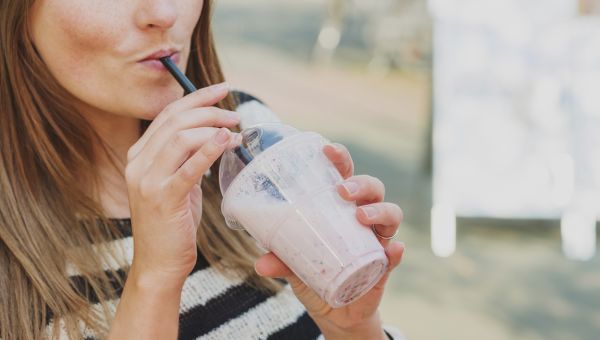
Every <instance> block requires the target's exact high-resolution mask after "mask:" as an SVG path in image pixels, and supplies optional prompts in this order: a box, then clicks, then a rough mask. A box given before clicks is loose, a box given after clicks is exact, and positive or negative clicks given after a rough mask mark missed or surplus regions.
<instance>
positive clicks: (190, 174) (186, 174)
mask: <svg viewBox="0 0 600 340" xmlns="http://www.w3.org/2000/svg"><path fill="white" fill-rule="evenodd" d="M179 176H181V178H182V179H183V180H184V181H189V180H192V179H193V178H194V177H195V176H196V171H195V169H194V167H192V166H190V165H189V164H187V163H186V164H184V165H182V166H181V168H179Z"/></svg>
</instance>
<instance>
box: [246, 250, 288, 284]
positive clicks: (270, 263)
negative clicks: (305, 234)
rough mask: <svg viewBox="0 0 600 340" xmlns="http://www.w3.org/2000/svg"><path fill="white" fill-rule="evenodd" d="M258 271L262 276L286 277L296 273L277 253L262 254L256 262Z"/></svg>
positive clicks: (255, 267)
mask: <svg viewBox="0 0 600 340" xmlns="http://www.w3.org/2000/svg"><path fill="white" fill-rule="evenodd" d="M254 269H255V270H256V273H257V274H258V275H260V276H266V277H272V278H278V277H280V278H284V277H289V276H291V275H293V274H294V273H293V272H292V271H291V270H290V268H288V266H286V265H285V263H283V262H282V261H281V260H280V259H279V258H278V257H277V256H276V255H275V254H273V253H266V254H264V255H263V256H261V257H260V258H259V259H258V260H257V261H256V263H255V264H254Z"/></svg>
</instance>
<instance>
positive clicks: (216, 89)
mask: <svg viewBox="0 0 600 340" xmlns="http://www.w3.org/2000/svg"><path fill="white" fill-rule="evenodd" d="M208 89H209V90H210V91H211V92H213V93H221V92H223V91H229V83H228V82H222V83H220V84H215V85H212V86H209V87H208Z"/></svg>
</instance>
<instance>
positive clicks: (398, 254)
mask: <svg viewBox="0 0 600 340" xmlns="http://www.w3.org/2000/svg"><path fill="white" fill-rule="evenodd" d="M404 250H405V246H404V243H402V242H390V244H389V245H388V246H387V247H386V248H385V254H386V256H387V258H388V261H389V262H388V268H387V272H386V273H385V275H383V277H382V278H381V279H380V280H379V282H377V284H376V285H375V286H374V287H373V288H372V289H371V291H370V292H369V294H383V290H384V288H385V285H386V283H387V281H388V279H389V277H390V273H391V272H392V271H394V269H396V268H397V267H398V265H400V262H401V261H402V257H403V256H404Z"/></svg>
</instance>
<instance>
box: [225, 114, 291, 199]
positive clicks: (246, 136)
mask: <svg viewBox="0 0 600 340" xmlns="http://www.w3.org/2000/svg"><path fill="white" fill-rule="evenodd" d="M298 133H300V131H298V130H297V129H295V128H293V127H291V126H289V125H285V124H278V123H268V124H260V125H256V126H253V127H249V128H246V129H244V130H242V132H241V134H242V144H241V145H240V146H239V147H236V148H235V149H232V150H227V151H225V153H224V154H223V156H222V157H221V164H220V166H219V185H220V189H221V194H222V195H223V196H225V192H227V189H228V188H229V186H230V185H231V182H233V180H234V179H235V178H236V176H237V175H238V174H239V173H240V172H241V171H242V170H244V168H245V167H246V166H247V165H248V164H250V162H252V160H253V159H254V158H256V157H257V156H258V155H260V154H261V153H262V152H264V151H265V150H267V149H268V148H270V147H272V146H273V145H275V144H277V143H279V142H281V141H282V140H284V139H285V138H288V137H291V136H294V135H296V134H298Z"/></svg>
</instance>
